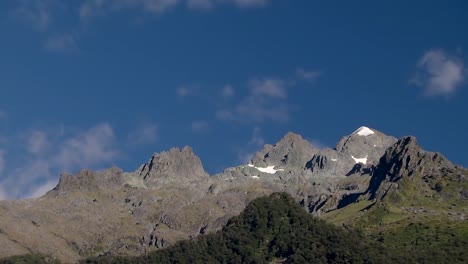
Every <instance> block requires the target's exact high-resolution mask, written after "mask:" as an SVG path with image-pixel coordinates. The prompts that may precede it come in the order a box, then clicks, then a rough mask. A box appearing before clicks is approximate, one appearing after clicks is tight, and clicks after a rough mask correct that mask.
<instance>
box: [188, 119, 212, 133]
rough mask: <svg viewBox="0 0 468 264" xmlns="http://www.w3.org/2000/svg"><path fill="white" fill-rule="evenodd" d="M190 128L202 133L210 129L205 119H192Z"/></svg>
mask: <svg viewBox="0 0 468 264" xmlns="http://www.w3.org/2000/svg"><path fill="white" fill-rule="evenodd" d="M191 128H192V132H194V133H204V132H206V131H208V130H209V129H210V124H209V123H208V121H206V120H194V121H193V122H192V124H191Z"/></svg>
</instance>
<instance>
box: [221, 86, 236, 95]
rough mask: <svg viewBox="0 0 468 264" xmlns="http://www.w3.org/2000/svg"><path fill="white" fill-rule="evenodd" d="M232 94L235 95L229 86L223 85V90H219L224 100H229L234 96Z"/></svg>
mask: <svg viewBox="0 0 468 264" xmlns="http://www.w3.org/2000/svg"><path fill="white" fill-rule="evenodd" d="M234 94H235V91H234V88H233V87H232V85H230V84H227V85H225V86H224V87H223V89H222V90H221V96H222V97H224V98H230V97H232V96H234Z"/></svg>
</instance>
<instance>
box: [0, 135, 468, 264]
mask: <svg viewBox="0 0 468 264" xmlns="http://www.w3.org/2000/svg"><path fill="white" fill-rule="evenodd" d="M276 192H285V193H288V194H289V195H291V196H292V197H293V199H294V200H295V201H296V202H297V203H298V204H299V205H300V206H301V207H303V208H304V209H305V210H306V212H308V213H309V214H311V215H312V216H314V217H317V218H321V219H324V220H325V221H327V222H330V223H333V224H336V225H338V226H342V227H344V228H345V229H362V230H364V232H366V234H369V235H370V236H373V237H374V238H375V239H376V240H386V241H393V242H394V244H398V243H400V242H401V241H402V240H401V239H402V237H401V234H402V233H405V232H406V233H405V234H407V232H412V231H411V230H413V229H411V228H413V227H412V225H414V224H423V225H424V226H427V227H428V228H426V229H427V230H429V231H431V232H432V231H433V227H434V228H436V227H437V228H438V229H437V230H442V229H443V230H450V232H451V233H450V234H451V235H453V237H455V238H457V239H459V240H460V241H462V242H463V241H464V242H466V241H467V239H468V224H467V221H466V213H467V210H468V170H467V169H465V168H463V167H460V166H457V165H455V164H452V163H451V162H450V161H449V160H447V159H446V158H445V157H444V156H443V155H442V154H440V153H434V152H428V151H425V150H423V149H422V148H421V147H420V146H419V144H418V142H417V140H416V138H415V137H412V136H407V137H402V138H400V139H397V138H394V137H392V136H388V135H385V134H384V133H382V132H379V131H377V130H375V129H371V128H368V127H360V128H359V129H357V130H356V131H354V132H353V133H352V134H350V135H348V136H345V137H343V138H342V139H341V140H340V141H339V142H338V143H337V144H336V146H335V147H334V148H333V149H331V148H326V149H319V148H317V147H314V146H313V145H311V144H310V143H309V142H308V141H307V140H305V139H303V137H302V136H300V135H298V134H295V133H291V132H290V133H287V134H286V135H285V136H284V137H283V138H282V139H281V140H280V141H279V142H277V143H276V144H274V145H269V144H267V145H265V146H264V147H263V149H261V150H260V151H259V152H257V153H256V154H255V155H253V157H252V159H251V160H250V162H249V164H244V165H240V166H236V167H232V168H227V169H225V170H224V171H223V172H221V173H218V174H215V175H209V174H208V173H207V172H206V171H205V170H204V169H203V165H202V163H201V161H200V159H199V158H198V157H197V156H196V155H195V153H194V151H193V149H192V148H190V147H184V148H182V149H178V148H173V149H170V150H169V151H165V152H161V153H156V154H154V155H153V156H152V157H151V158H150V159H149V160H148V162H147V163H145V164H143V165H141V166H140V167H139V168H138V169H136V170H135V171H133V172H124V171H122V170H121V169H119V168H115V167H114V168H110V169H107V170H104V171H91V170H82V171H80V172H78V173H77V174H76V175H70V174H62V175H61V176H60V180H59V183H58V184H57V186H56V187H55V188H54V189H53V190H51V191H49V192H48V193H47V194H45V195H44V196H43V197H40V198H37V199H27V200H17V201H1V202H0V245H2V246H1V247H0V258H1V257H9V256H14V255H23V254H31V253H41V254H44V255H50V256H54V257H56V258H58V259H59V260H61V261H62V262H65V263H75V262H78V261H79V260H80V259H83V258H88V257H96V256H104V255H129V256H139V255H145V254H148V253H149V252H152V251H155V250H158V249H162V248H167V247H168V246H170V245H173V244H175V243H176V242H177V241H181V240H187V239H194V238H195V237H198V236H203V235H206V234H210V233H213V232H215V231H218V230H221V229H222V228H223V227H224V226H225V225H226V224H227V223H228V221H229V219H231V218H232V217H234V216H237V215H239V214H240V213H241V212H242V211H243V210H244V209H245V208H246V206H247V205H248V204H249V203H250V202H251V201H253V200H254V199H256V198H258V197H263V196H268V195H270V194H272V193H276ZM407 228H410V229H407ZM402 230H403V231H402ZM418 230H419V229H418ZM434 230H435V229H434ZM418 232H419V231H418ZM421 232H424V231H421ZM444 232H445V231H444ZM447 232H448V231H447ZM444 234H445V233H444ZM420 237H421V236H415V237H412V238H410V239H412V240H411V241H410V242H408V241H403V242H402V243H406V242H408V243H411V242H414V241H415V240H417V239H418V238H420ZM405 239H406V237H405ZM450 241H452V240H450ZM450 241H445V240H444V241H442V242H443V243H450ZM457 241H458V240H457ZM442 242H440V243H442ZM431 245H432V244H431ZM436 245H437V243H436Z"/></svg>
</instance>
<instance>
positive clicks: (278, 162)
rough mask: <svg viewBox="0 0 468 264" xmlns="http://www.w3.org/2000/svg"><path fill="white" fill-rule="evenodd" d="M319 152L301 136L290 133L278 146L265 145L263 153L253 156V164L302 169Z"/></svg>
mask: <svg viewBox="0 0 468 264" xmlns="http://www.w3.org/2000/svg"><path fill="white" fill-rule="evenodd" d="M317 151H318V150H316V149H315V148H314V147H313V146H312V145H311V144H310V143H309V142H308V141H307V140H305V139H304V138H303V137H302V136H301V135H299V134H296V133H293V132H288V133H287V134H286V135H285V136H284V137H283V138H282V139H281V140H280V141H278V142H277V143H276V144H274V145H270V144H267V145H265V146H264V148H263V149H262V150H261V151H259V152H257V153H256V154H255V155H254V156H253V158H252V160H251V164H254V165H256V166H260V167H265V166H286V167H299V168H302V167H304V166H305V164H306V162H307V161H309V160H310V159H311V158H312V157H313V156H314V154H315V153H317Z"/></svg>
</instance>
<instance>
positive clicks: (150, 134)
mask: <svg viewBox="0 0 468 264" xmlns="http://www.w3.org/2000/svg"><path fill="white" fill-rule="evenodd" d="M158 129H159V126H158V124H154V123H145V124H143V125H141V126H140V127H138V128H137V129H135V130H134V131H132V132H131V133H130V134H129V135H128V142H129V143H130V144H133V145H141V144H151V143H154V142H156V140H157V139H158Z"/></svg>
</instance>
